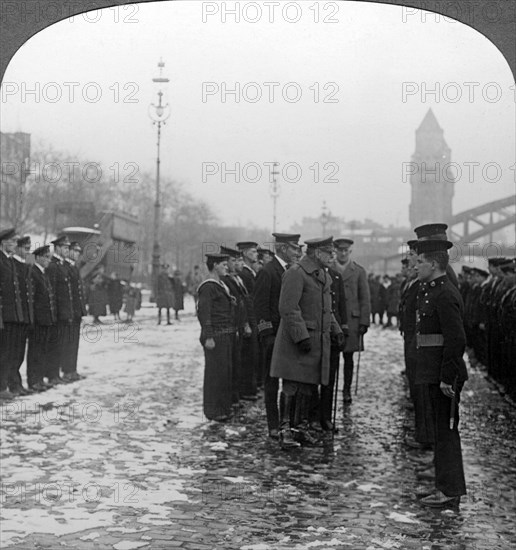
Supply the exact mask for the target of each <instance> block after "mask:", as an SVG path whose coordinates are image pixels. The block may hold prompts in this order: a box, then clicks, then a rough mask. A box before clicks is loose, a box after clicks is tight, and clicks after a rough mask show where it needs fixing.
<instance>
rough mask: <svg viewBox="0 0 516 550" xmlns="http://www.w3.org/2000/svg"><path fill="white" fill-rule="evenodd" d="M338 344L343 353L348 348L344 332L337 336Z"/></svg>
mask: <svg viewBox="0 0 516 550" xmlns="http://www.w3.org/2000/svg"><path fill="white" fill-rule="evenodd" d="M336 342H337V346H338V347H339V349H340V350H341V351H342V350H343V349H344V348H345V347H346V335H345V334H344V333H343V332H341V333H339V334H337V336H336Z"/></svg>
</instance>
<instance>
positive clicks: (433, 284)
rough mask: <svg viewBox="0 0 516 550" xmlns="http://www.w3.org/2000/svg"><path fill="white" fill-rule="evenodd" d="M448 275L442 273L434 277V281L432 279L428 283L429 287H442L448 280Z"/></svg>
mask: <svg viewBox="0 0 516 550" xmlns="http://www.w3.org/2000/svg"><path fill="white" fill-rule="evenodd" d="M447 279H448V276H447V275H446V274H445V275H442V276H441V277H437V279H434V280H433V281H430V282H429V283H426V284H427V286H428V288H440V287H441V286H442V285H444V283H445V282H446V281H447Z"/></svg>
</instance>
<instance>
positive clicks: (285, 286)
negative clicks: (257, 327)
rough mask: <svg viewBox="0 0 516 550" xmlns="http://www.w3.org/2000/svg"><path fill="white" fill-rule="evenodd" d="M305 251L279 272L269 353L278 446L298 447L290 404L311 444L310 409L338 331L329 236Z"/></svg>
mask: <svg viewBox="0 0 516 550" xmlns="http://www.w3.org/2000/svg"><path fill="white" fill-rule="evenodd" d="M306 245H307V250H306V255H305V256H304V257H303V258H301V260H300V262H299V263H298V264H295V265H293V266H292V267H290V268H289V269H288V270H287V271H286V272H285V273H284V275H283V280H282V284H281V293H280V299H279V307H278V310H279V313H280V316H281V321H280V324H279V328H278V334H277V336H276V340H275V342H274V349H273V352H272V361H271V371H270V375H271V376H272V377H276V378H282V379H283V384H282V391H281V393H282V397H283V403H284V407H283V408H282V411H281V418H280V443H281V447H282V448H283V449H291V448H292V447H296V446H299V443H298V442H297V441H295V439H294V434H293V433H292V426H291V413H292V409H293V407H294V403H295V409H296V414H295V417H296V426H295V427H296V428H297V433H298V434H299V439H301V441H302V442H303V443H305V444H307V445H316V444H317V443H318V441H317V438H316V437H315V436H314V435H313V434H312V433H311V430H310V409H311V406H312V403H313V394H314V392H315V391H316V389H317V386H318V385H320V384H322V385H328V383H329V380H330V344H331V335H332V334H335V335H336V336H335V338H336V340H338V344H339V345H342V343H343V338H344V336H343V333H342V329H341V327H340V326H339V324H338V322H337V320H336V319H335V316H334V315H333V313H332V300H331V283H332V279H331V277H330V275H329V274H328V272H327V268H328V267H330V264H331V261H332V259H333V255H334V248H333V238H332V237H329V238H327V239H310V240H308V241H306Z"/></svg>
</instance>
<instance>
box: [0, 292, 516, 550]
mask: <svg viewBox="0 0 516 550" xmlns="http://www.w3.org/2000/svg"><path fill="white" fill-rule="evenodd" d="M186 308H187V311H186V312H185V313H184V314H183V317H182V321H181V322H177V321H176V322H174V325H173V326H166V325H162V326H156V324H155V315H154V313H155V310H154V309H151V308H144V309H142V310H140V312H139V313H138V316H137V317H136V324H135V325H133V326H129V327H127V328H125V325H115V326H113V325H109V324H106V325H101V326H100V327H96V328H95V327H93V326H89V327H86V329H85V330H83V340H82V342H81V348H80V358H79V371H80V372H81V373H83V374H85V375H86V376H87V379H85V380H83V381H80V382H76V383H74V384H68V385H65V386H60V387H58V388H57V389H52V390H50V391H47V392H45V393H42V394H35V395H31V396H28V397H24V398H19V399H18V400H16V401H14V402H12V403H9V404H4V405H3V407H2V411H1V412H2V429H1V473H2V480H3V482H2V486H1V497H2V504H3V507H2V513H1V516H2V533H1V538H2V547H9V548H13V549H29V548H49V549H51V550H56V549H58V548H77V549H81V550H82V549H84V550H86V549H111V548H114V549H116V550H124V549H125V550H129V549H132V548H148V549H151V550H154V549H156V550H158V549H171V548H176V547H177V548H185V549H192V550H194V549H203V548H206V549H207V550H212V549H242V550H267V549H271V550H272V549H304V548H321V549H324V548H350V549H353V550H360V549H364V550H366V549H371V550H372V549H380V548H401V549H404V548H408V549H411V548H414V549H437V548H442V549H447V550H448V549H453V550H455V549H456V550H458V549H463V550H470V549H475V550H477V549H478V550H480V549H500V550H507V549H509V548H516V534H515V532H514V518H515V517H516V461H515V457H516V409H515V408H514V407H513V406H512V405H511V404H510V403H508V402H506V401H505V400H504V399H503V397H502V396H501V395H500V394H499V392H498V391H497V389H496V388H495V387H494V386H493V385H492V384H491V383H489V382H488V381H487V380H486V379H485V376H484V373H483V372H481V371H475V370H473V369H470V373H469V374H470V380H469V381H468V382H467V384H466V386H465V388H464V392H463V402H462V418H461V426H460V429H461V435H462V443H463V454H464V462H465V469H466V482H467V486H468V495H467V496H466V497H463V499H462V502H461V506H460V509H459V511H456V510H444V511H441V510H436V511H433V510H428V509H425V508H423V507H422V506H421V505H420V504H418V500H417V498H416V496H415V490H416V489H417V487H418V481H417V478H416V471H415V462H414V461H413V457H414V456H415V454H416V453H415V451H412V450H409V448H408V447H406V446H405V444H404V441H403V440H404V437H405V435H406V434H407V433H409V430H410V424H411V415H412V413H410V412H407V409H406V401H407V400H406V389H405V384H404V378H403V377H402V376H401V375H400V374H401V371H402V370H403V365H402V339H401V337H400V336H399V333H398V331H397V330H396V329H386V330H382V329H381V328H379V327H372V328H371V329H370V331H369V333H368V334H367V335H366V351H365V352H364V353H363V354H362V357H361V365H360V379H359V390H358V395H357V396H356V397H354V402H353V403H352V405H351V406H349V407H346V408H345V409H344V410H343V408H342V404H341V402H340V399H339V410H338V427H339V433H338V434H336V436H335V439H334V442H333V444H332V443H331V441H328V442H327V444H326V445H325V446H324V447H320V448H313V449H309V448H302V449H300V450H295V451H292V452H285V451H281V450H280V449H279V447H278V444H277V442H275V441H273V440H270V439H269V438H267V437H265V434H266V428H265V414H264V410H263V401H262V400H259V401H258V402H256V403H254V404H250V403H246V405H245V407H246V408H245V409H243V410H242V414H241V416H240V417H239V418H238V419H234V420H232V421H231V422H229V423H227V424H217V423H214V422H209V421H207V420H206V419H205V418H203V415H202V380H203V355H202V349H201V346H200V344H199V341H198V338H199V324H198V322H197V319H196V318H195V316H194V313H193V300H191V297H190V296H188V300H187V303H186ZM97 340H98V341H97ZM355 362H356V361H355ZM23 372H25V367H23ZM339 398H340V396H339Z"/></svg>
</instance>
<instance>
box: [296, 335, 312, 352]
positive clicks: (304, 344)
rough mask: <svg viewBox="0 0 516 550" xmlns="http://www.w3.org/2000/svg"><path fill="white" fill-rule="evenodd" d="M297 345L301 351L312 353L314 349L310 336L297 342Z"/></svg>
mask: <svg viewBox="0 0 516 550" xmlns="http://www.w3.org/2000/svg"><path fill="white" fill-rule="evenodd" d="M297 347H298V349H299V351H300V352H301V353H310V351H311V349H312V344H311V343H310V338H305V339H304V340H301V341H300V342H298V343H297Z"/></svg>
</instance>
